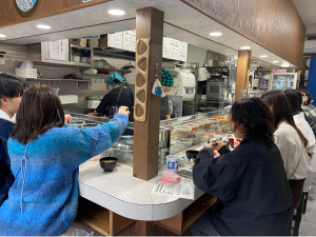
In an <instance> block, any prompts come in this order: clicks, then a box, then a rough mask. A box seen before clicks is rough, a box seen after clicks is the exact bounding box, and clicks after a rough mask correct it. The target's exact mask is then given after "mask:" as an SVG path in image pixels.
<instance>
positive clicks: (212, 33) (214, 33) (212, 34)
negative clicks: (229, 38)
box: [210, 32, 223, 37]
mask: <svg viewBox="0 0 316 237" xmlns="http://www.w3.org/2000/svg"><path fill="white" fill-rule="evenodd" d="M222 35H223V33H221V32H211V33H210V36H215V37H216V36H222Z"/></svg>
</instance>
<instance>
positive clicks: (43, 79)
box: [25, 78, 90, 82]
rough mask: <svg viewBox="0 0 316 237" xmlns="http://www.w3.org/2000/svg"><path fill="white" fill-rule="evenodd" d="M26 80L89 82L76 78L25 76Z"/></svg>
mask: <svg viewBox="0 0 316 237" xmlns="http://www.w3.org/2000/svg"><path fill="white" fill-rule="evenodd" d="M25 80H27V81H39V80H42V81H78V82H80V81H81V82H90V80H77V79H56V78H51V79H49V78H25Z"/></svg>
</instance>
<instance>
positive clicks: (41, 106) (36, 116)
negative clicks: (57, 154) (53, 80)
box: [11, 85, 65, 144]
mask: <svg viewBox="0 0 316 237" xmlns="http://www.w3.org/2000/svg"><path fill="white" fill-rule="evenodd" d="M64 123H65V115H64V110H63V108H62V105H61V102H60V99H59V97H58V95H57V94H56V92H55V91H54V90H53V89H52V88H50V87H49V86H46V85H43V86H38V85H36V86H32V87H31V88H29V89H28V90H27V91H26V92H25V93H24V95H23V97H22V102H21V105H20V108H19V110H18V112H17V115H16V125H15V128H14V130H13V132H12V134H11V137H12V138H13V139H16V140H17V141H18V142H20V143H23V144H27V143H28V142H30V141H32V140H34V139H36V138H37V136H39V135H41V134H43V133H44V132H46V131H47V130H49V129H51V128H54V127H62V126H63V125H64Z"/></svg>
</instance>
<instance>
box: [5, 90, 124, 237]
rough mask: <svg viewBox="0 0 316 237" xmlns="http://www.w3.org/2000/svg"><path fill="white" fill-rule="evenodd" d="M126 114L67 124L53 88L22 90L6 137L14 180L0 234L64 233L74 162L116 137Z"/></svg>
mask: <svg viewBox="0 0 316 237" xmlns="http://www.w3.org/2000/svg"><path fill="white" fill-rule="evenodd" d="M129 114H130V112H129V111H128V108H127V107H121V108H120V110H119V113H118V115H117V116H116V117H115V118H114V119H113V120H111V121H110V122H109V123H105V124H103V125H101V126H97V127H93V128H90V129H79V128H74V127H68V126H65V125H64V120H65V117H64V111H63V109H62V105H61V102H60V100H59V98H58V96H57V94H56V93H55V91H54V90H53V89H51V88H50V87H48V86H45V85H44V86H38V85H36V86H33V87H31V88H30V89H28V90H27V91H26V92H25V93H24V95H23V98H22V102H21V105H20V109H19V111H18V113H17V121H16V126H15V128H14V130H13V132H12V135H11V138H10V139H9V141H8V150H9V156H10V159H11V169H12V171H13V174H14V176H15V181H14V183H13V185H12V187H11V189H10V191H9V198H8V199H7V200H6V201H5V202H4V203H3V205H2V207H1V208H0V236H7V235H11V236H59V235H62V234H64V233H65V232H66V231H67V230H68V229H69V228H70V227H71V224H72V223H73V221H74V219H75V217H76V214H77V206H78V175H79V165H80V164H82V163H84V162H85V161H87V160H88V159H89V158H91V157H94V156H96V155H98V154H100V153H101V152H103V151H105V150H106V149H108V148H110V147H111V146H112V145H113V144H114V143H115V142H116V141H117V140H118V139H119V137H120V136H121V134H122V133H123V131H124V130H125V128H126V126H127V123H128V116H129Z"/></svg>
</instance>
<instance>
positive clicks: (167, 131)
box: [70, 109, 231, 165]
mask: <svg viewBox="0 0 316 237" xmlns="http://www.w3.org/2000/svg"><path fill="white" fill-rule="evenodd" d="M228 113H229V109H226V110H225V109H221V110H217V111H213V112H209V113H203V114H198V115H191V116H186V117H180V118H176V119H171V120H164V121H161V122H160V133H159V144H158V145H159V158H158V159H159V160H158V161H159V165H162V164H165V163H166V156H167V155H170V154H176V153H178V152H181V151H183V150H186V149H189V148H190V147H192V146H195V145H197V144H206V143H207V142H208V141H209V140H211V139H213V138H218V139H221V138H223V137H226V136H228V135H229V134H230V133H231V126H230V122H229V118H228ZM71 116H72V117H73V121H72V123H71V124H70V126H76V127H80V128H89V127H92V126H98V125H101V124H103V123H106V122H109V121H110V120H109V119H107V118H100V117H92V116H87V115H80V114H71ZM133 134H134V123H132V122H129V123H128V126H127V128H126V130H125V132H124V134H123V136H122V137H121V138H120V139H119V141H117V142H116V143H115V144H114V146H113V147H112V148H111V149H109V150H108V151H106V153H104V154H102V156H114V157H117V158H119V159H121V160H125V161H133V151H134V136H133Z"/></svg>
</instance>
